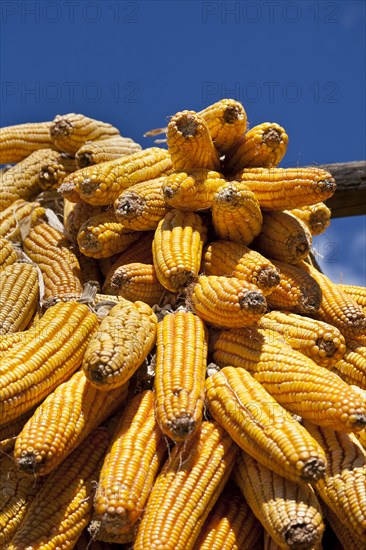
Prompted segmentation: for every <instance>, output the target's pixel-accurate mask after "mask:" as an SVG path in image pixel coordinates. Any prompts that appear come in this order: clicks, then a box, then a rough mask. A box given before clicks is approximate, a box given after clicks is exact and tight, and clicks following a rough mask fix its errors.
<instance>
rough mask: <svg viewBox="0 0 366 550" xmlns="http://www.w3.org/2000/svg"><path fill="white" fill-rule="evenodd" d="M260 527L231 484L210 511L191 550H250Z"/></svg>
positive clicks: (260, 531)
mask: <svg viewBox="0 0 366 550" xmlns="http://www.w3.org/2000/svg"><path fill="white" fill-rule="evenodd" d="M261 535H262V527H261V524H260V523H259V521H258V520H257V518H256V517H255V515H254V514H253V512H252V510H251V509H250V508H249V506H248V504H247V503H246V502H245V500H244V499H243V497H242V495H241V493H240V491H239V489H238V488H237V486H236V485H234V483H230V481H229V482H228V483H227V484H226V486H225V489H224V490H223V492H222V493H221V495H220V498H219V500H218V501H217V502H216V504H215V506H214V507H213V509H212V510H211V513H210V515H209V516H208V518H207V520H206V522H205V524H204V525H203V527H202V530H201V532H200V535H199V537H198V539H197V541H196V543H195V545H194V550H253V549H254V548H255V547H256V545H257V544H258V543H259V541H260V538H261Z"/></svg>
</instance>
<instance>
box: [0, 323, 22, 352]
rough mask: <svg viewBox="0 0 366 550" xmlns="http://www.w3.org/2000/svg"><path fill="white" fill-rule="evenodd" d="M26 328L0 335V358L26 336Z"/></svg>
mask: <svg viewBox="0 0 366 550" xmlns="http://www.w3.org/2000/svg"><path fill="white" fill-rule="evenodd" d="M27 332H28V331H27V330H23V331H18V332H10V333H7V334H5V335H2V336H0V359H1V358H2V357H3V356H4V355H5V354H6V353H7V352H8V351H10V350H11V349H13V347H15V346H16V345H18V344H19V343H20V342H22V341H23V340H24V338H26V336H27Z"/></svg>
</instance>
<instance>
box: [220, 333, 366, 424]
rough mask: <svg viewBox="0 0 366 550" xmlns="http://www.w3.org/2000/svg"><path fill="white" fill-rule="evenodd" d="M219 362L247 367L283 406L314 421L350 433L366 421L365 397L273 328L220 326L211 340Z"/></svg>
mask: <svg viewBox="0 0 366 550" xmlns="http://www.w3.org/2000/svg"><path fill="white" fill-rule="evenodd" d="M213 359H214V361H215V362H216V363H217V364H218V365H220V366H221V365H230V366H234V367H243V368H245V369H247V370H248V371H249V372H250V373H251V374H252V375H253V376H254V378H255V379H256V380H258V382H260V383H261V384H262V385H263V387H264V389H265V390H267V391H268V393H270V394H271V395H272V397H274V398H275V399H276V400H277V401H278V403H280V404H281V405H282V406H283V407H284V408H285V409H287V410H288V411H290V412H293V413H295V414H298V415H300V416H302V417H304V418H306V419H308V420H310V421H311V422H313V423H314V424H319V425H322V426H329V427H331V428H333V429H336V430H339V431H344V432H349V431H352V430H354V431H356V430H360V429H362V428H363V427H364V426H365V424H366V402H364V401H363V399H362V398H361V397H360V395H358V394H357V393H356V392H355V391H354V390H352V388H351V387H350V386H349V385H348V384H346V383H345V382H344V381H343V380H341V378H340V377H339V376H337V375H336V374H334V373H333V372H330V371H329V370H328V369H326V368H324V367H320V366H319V365H316V364H315V363H314V362H313V361H312V360H311V359H309V358H308V357H306V356H305V355H303V354H302V353H300V352H298V351H295V350H293V349H292V348H291V347H290V346H289V345H288V344H286V343H285V342H284V341H283V340H276V339H274V338H273V333H267V331H265V330H262V329H258V330H256V329H254V328H243V329H240V330H230V331H221V332H220V334H219V336H218V337H217V338H216V341H215V342H214V354H213Z"/></svg>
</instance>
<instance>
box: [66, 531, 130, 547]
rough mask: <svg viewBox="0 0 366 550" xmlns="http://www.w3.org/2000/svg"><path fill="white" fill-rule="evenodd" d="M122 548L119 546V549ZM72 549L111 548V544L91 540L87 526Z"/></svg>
mask: <svg viewBox="0 0 366 550" xmlns="http://www.w3.org/2000/svg"><path fill="white" fill-rule="evenodd" d="M122 548H123V547H122V546H121V547H120V550H122ZM74 550H111V546H110V544H108V543H107V542H101V541H98V540H93V539H92V537H91V535H89V534H88V528H86V529H84V531H83V532H82V534H81V536H80V537H79V538H78V540H77V543H76V545H75V547H74ZM125 550H126V549H125Z"/></svg>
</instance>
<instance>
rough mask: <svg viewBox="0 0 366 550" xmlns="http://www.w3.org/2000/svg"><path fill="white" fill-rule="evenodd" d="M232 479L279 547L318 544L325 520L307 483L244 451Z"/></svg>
mask: <svg viewBox="0 0 366 550" xmlns="http://www.w3.org/2000/svg"><path fill="white" fill-rule="evenodd" d="M234 478H235V481H236V482H237V483H238V485H239V487H240V490H241V492H242V493H243V495H244V497H245V499H246V501H247V502H248V504H249V506H250V507H251V509H252V510H253V512H254V514H255V516H256V517H257V518H258V519H259V521H260V522H261V524H262V525H263V527H264V528H265V530H266V531H268V533H269V534H270V536H271V537H272V539H273V540H274V541H275V542H276V543H277V544H278V545H279V546H280V547H281V548H283V549H294V550H297V549H301V548H302V549H306V548H311V547H312V546H315V545H317V544H318V543H320V541H321V538H322V535H323V531H324V523H323V519H322V513H321V508H320V504H319V502H318V500H317V498H316V496H315V494H314V491H313V490H312V488H311V487H310V486H309V485H305V484H297V483H294V482H293V481H289V480H288V479H284V478H282V477H281V476H279V475H277V474H276V473H275V472H273V471H272V470H270V469H269V468H267V467H266V466H263V465H262V464H259V463H258V462H257V461H256V460H254V458H252V457H251V456H249V455H247V454H246V453H244V452H243V451H242V452H241V453H240V454H239V458H238V461H237V467H236V468H235V472H234Z"/></svg>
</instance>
